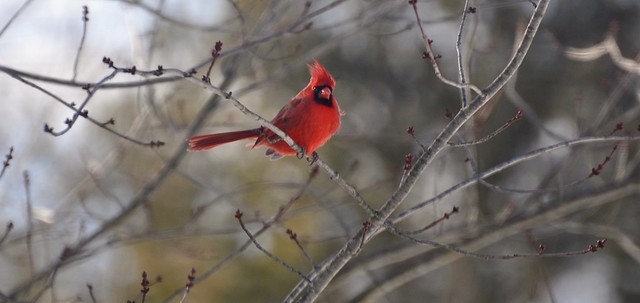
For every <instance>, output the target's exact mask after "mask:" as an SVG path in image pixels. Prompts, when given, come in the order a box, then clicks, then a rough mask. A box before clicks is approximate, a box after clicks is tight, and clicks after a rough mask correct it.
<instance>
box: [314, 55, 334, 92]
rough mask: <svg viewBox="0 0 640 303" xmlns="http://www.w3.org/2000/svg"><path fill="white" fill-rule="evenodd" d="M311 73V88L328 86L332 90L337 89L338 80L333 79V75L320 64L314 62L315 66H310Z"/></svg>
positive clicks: (316, 61)
mask: <svg viewBox="0 0 640 303" xmlns="http://www.w3.org/2000/svg"><path fill="white" fill-rule="evenodd" d="M309 73H311V80H310V81H309V86H310V87H312V88H313V87H316V86H324V85H328V86H329V87H331V89H334V88H335V87H336V80H334V79H333V77H331V74H329V72H328V71H327V70H326V69H325V68H324V66H322V64H320V62H318V60H314V62H313V64H310V65H309Z"/></svg>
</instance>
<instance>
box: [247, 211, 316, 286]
mask: <svg viewBox="0 0 640 303" xmlns="http://www.w3.org/2000/svg"><path fill="white" fill-rule="evenodd" d="M242 215H243V214H242V212H241V211H240V210H239V209H238V210H236V214H235V218H236V219H237V220H238V223H240V227H241V228H242V230H244V232H245V234H247V236H248V237H249V239H251V242H253V245H255V247H256V248H258V249H259V250H260V251H261V252H263V253H264V254H265V255H267V256H268V257H269V258H271V259H272V260H274V261H276V263H278V264H280V265H282V266H283V267H284V268H286V269H288V270H289V271H291V272H293V273H295V274H297V275H298V276H300V277H301V278H302V279H303V280H305V281H307V282H309V283H311V281H310V280H309V278H307V277H306V276H305V275H304V274H303V273H302V272H301V271H299V270H297V269H296V268H295V267H293V266H291V265H289V264H288V263H287V262H285V261H283V260H282V259H280V258H278V257H276V256H275V255H273V254H272V253H271V252H269V251H268V250H266V249H265V248H264V247H262V245H260V243H258V241H257V240H256V238H255V237H254V236H253V234H252V233H251V232H250V231H249V230H248V229H247V227H246V226H245V225H244V222H243V221H242Z"/></svg>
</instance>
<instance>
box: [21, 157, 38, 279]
mask: <svg viewBox="0 0 640 303" xmlns="http://www.w3.org/2000/svg"><path fill="white" fill-rule="evenodd" d="M22 176H23V178H24V191H25V197H26V199H25V204H26V209H27V236H26V241H27V259H28V260H29V273H30V275H31V276H33V274H34V272H35V264H33V243H32V241H31V238H32V236H33V209H32V205H31V180H30V179H29V172H28V171H26V170H25V171H24V172H23V174H22Z"/></svg>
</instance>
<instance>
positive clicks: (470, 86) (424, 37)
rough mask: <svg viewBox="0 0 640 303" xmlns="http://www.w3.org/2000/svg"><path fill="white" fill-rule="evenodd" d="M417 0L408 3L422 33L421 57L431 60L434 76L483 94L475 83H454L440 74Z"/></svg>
mask: <svg viewBox="0 0 640 303" xmlns="http://www.w3.org/2000/svg"><path fill="white" fill-rule="evenodd" d="M417 2H418V1H417V0H409V4H410V5H411V7H413V12H414V13H415V15H416V21H417V23H418V28H420V33H421V34H422V40H423V42H424V46H425V49H426V51H425V53H424V55H423V57H424V58H425V59H429V62H431V66H433V71H434V72H435V74H436V77H438V79H439V80H440V81H442V82H443V83H445V84H447V85H450V86H453V87H456V88H460V89H471V90H473V91H474V92H476V94H478V95H480V96H481V95H483V92H482V91H481V90H480V89H479V88H478V87H477V86H475V85H473V84H468V83H467V84H465V83H456V82H454V81H451V80H449V79H447V78H445V77H444V76H443V75H442V72H441V71H440V67H439V66H438V62H437V60H438V58H439V56H438V55H435V53H434V52H433V49H432V48H431V43H432V42H433V41H432V40H431V39H429V37H427V34H426V33H425V31H424V28H423V27H422V19H421V18H420V14H419V13H418V3H417Z"/></svg>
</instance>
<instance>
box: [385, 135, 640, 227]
mask: <svg viewBox="0 0 640 303" xmlns="http://www.w3.org/2000/svg"><path fill="white" fill-rule="evenodd" d="M638 140H640V136H611V137H608V136H602V137H584V138H579V139H574V140H569V141H565V142H560V143H557V144H553V145H549V146H546V147H542V148H539V149H536V150H533V151H530V152H528V153H526V154H524V155H522V156H519V157H515V158H512V159H510V160H509V161H505V162H503V163H500V164H498V165H496V166H494V167H492V168H489V169H487V170H485V171H483V172H482V173H479V174H476V175H475V176H473V177H471V178H469V179H467V180H464V181H462V182H460V183H458V184H456V185H454V186H452V187H450V188H448V189H446V190H445V191H443V192H441V193H439V194H438V195H436V196H434V197H432V198H430V199H428V200H425V201H423V202H420V203H418V204H416V205H414V206H412V207H410V208H408V209H406V210H404V211H402V212H401V213H399V214H398V215H397V216H395V217H393V219H390V220H389V222H388V223H391V224H396V223H398V222H400V221H402V220H403V219H405V218H407V217H408V216H409V215H411V214H413V213H414V212H416V211H418V210H420V209H422V208H424V207H425V206H427V205H429V204H431V203H434V202H436V201H440V200H442V199H443V198H444V197H446V196H449V195H450V194H452V193H453V192H455V191H458V190H461V189H463V188H466V187H467V186H469V185H471V184H475V183H476V182H478V181H479V180H481V179H485V178H487V177H490V176H492V175H495V174H497V173H499V172H501V171H504V170H505V169H507V168H509V167H511V166H514V165H516V164H519V163H522V162H524V161H528V160H531V159H533V158H536V157H539V156H541V155H544V154H547V153H549V152H552V151H554V150H558V149H561V148H567V147H570V146H574V145H581V144H588V143H604V142H619V141H638Z"/></svg>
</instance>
